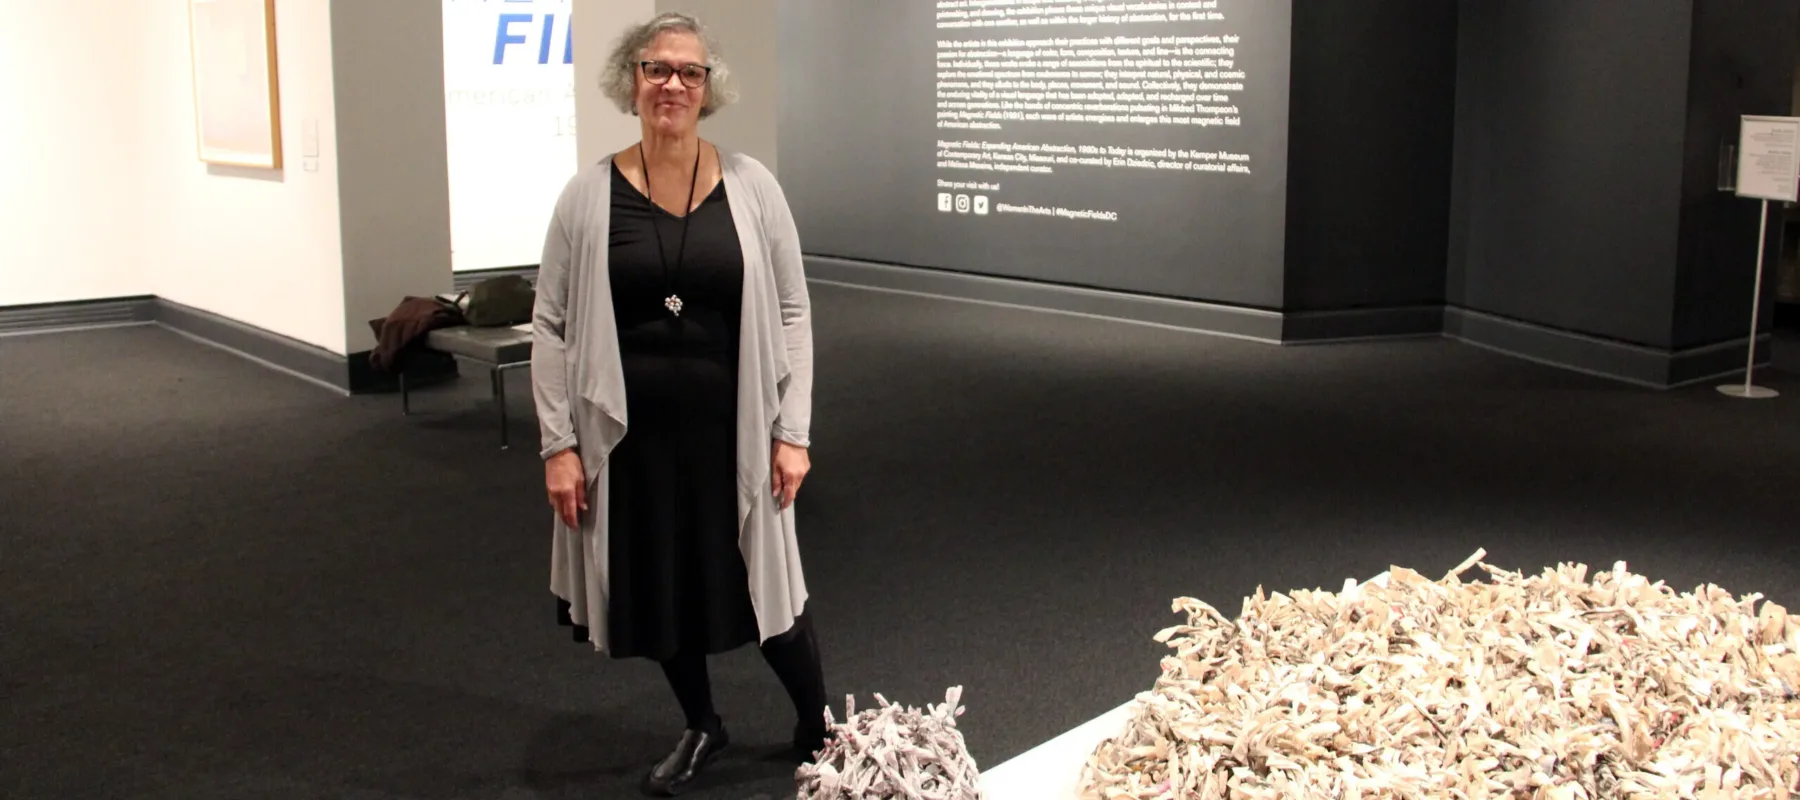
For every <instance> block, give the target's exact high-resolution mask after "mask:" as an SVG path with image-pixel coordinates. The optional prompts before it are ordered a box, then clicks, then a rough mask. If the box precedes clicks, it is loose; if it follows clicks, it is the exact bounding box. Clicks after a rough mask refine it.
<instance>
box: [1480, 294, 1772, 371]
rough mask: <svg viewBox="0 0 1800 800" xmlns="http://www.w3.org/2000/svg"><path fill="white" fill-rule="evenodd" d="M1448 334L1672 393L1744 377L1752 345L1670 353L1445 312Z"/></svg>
mask: <svg viewBox="0 0 1800 800" xmlns="http://www.w3.org/2000/svg"><path fill="white" fill-rule="evenodd" d="M1444 334H1445V335H1446V336H1449V337H1450V338H1453V339H1457V340H1459V341H1462V342H1466V343H1468V344H1472V345H1475V346H1477V347H1482V348H1486V349H1489V350H1494V351H1496V352H1500V353H1505V354H1507V355H1511V356H1514V357H1517V358H1523V359H1526V360H1528V361H1535V362H1538V363H1541V364H1548V365H1550V366H1555V367H1562V368H1564V369H1569V370H1574V371H1576V372H1584V373H1588V374H1591V375H1597V376H1600V377H1604V378H1612V379H1613V380H1619V381H1624V382H1626V383H1631V384H1636V385H1639V386H1646V387H1649V388H1653V389H1672V388H1676V387H1680V386H1685V385H1688V384H1692V383H1698V382H1701V381H1706V380H1717V379H1721V378H1724V377H1727V376H1729V375H1732V374H1742V373H1743V371H1744V357H1745V355H1746V351H1745V348H1746V345H1747V343H1746V342H1745V341H1744V340H1742V339H1740V340H1737V341H1733V342H1722V343H1719V344H1713V345H1707V346H1704V347H1694V348H1688V349H1684V350H1664V349H1660V348H1655V347H1645V346H1643V345H1637V344H1630V343H1627V342H1620V341H1615V340H1611V339H1603V338H1599V337H1596V336H1590V335H1587V334H1582V333H1575V332H1572V331H1564V330H1558V329H1555V328H1548V327H1545V326H1542V325H1534V324H1532V323H1529V322H1521V321H1519V320H1514V319H1507V318H1505V317H1498V316H1494V315H1492V314H1484V313H1482V312H1479V311H1473V310H1470V309H1466V308H1457V307H1454V306H1452V307H1448V308H1445V309H1444ZM1768 358H1769V337H1768V336H1767V335H1766V334H1765V335H1763V336H1759V337H1758V338H1757V354H1756V362H1757V364H1758V365H1759V366H1761V365H1764V364H1767V363H1768Z"/></svg>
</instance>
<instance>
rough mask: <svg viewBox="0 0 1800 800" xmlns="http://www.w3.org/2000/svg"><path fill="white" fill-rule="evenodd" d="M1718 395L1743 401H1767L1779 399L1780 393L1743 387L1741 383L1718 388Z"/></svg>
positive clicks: (1753, 387) (1758, 387) (1761, 388)
mask: <svg viewBox="0 0 1800 800" xmlns="http://www.w3.org/2000/svg"><path fill="white" fill-rule="evenodd" d="M1719 394H1722V395H1726V396H1728V397H1740V398H1743V399H1745V400H1767V399H1769V398H1771V397H1780V396H1781V393H1780V392H1777V391H1775V390H1774V389H1768V388H1764V387H1762V386H1745V385H1743V384H1741V383H1728V384H1725V385H1724V386H1720V387H1719Z"/></svg>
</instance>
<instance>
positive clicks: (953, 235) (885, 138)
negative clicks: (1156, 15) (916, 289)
mask: <svg viewBox="0 0 1800 800" xmlns="http://www.w3.org/2000/svg"><path fill="white" fill-rule="evenodd" d="M1291 2H1292V0H1221V3H1222V4H1221V5H1220V7H1219V8H1220V12H1221V13H1222V14H1223V15H1224V17H1225V19H1226V20H1229V23H1228V24H1219V23H1212V22H1198V21H1196V22H1180V23H1166V24H1165V23H1155V24H1152V23H1144V22H1138V23H1131V24H1127V25H1123V26H1117V27H1112V26H1104V25H1103V26H1097V27H1087V26H1082V25H1079V24H1067V25H1061V24H1059V25H1048V26H1033V27H1031V28H1026V29H1012V28H1007V27H1003V26H1002V27H992V28H986V29H985V30H986V33H985V34H983V33H981V32H980V31H981V29H973V28H971V29H966V30H957V29H945V30H939V29H938V28H937V27H936V21H935V18H936V13H937V11H936V8H935V4H933V3H928V2H867V1H865V2H842V1H841V0H783V2H782V3H781V5H780V7H779V14H780V18H779V27H780V32H781V46H780V53H781V57H780V70H781V92H780V103H781V107H780V111H779V115H778V117H779V133H780V135H779V146H778V150H779V154H780V156H779V160H780V163H781V182H782V186H783V189H784V191H785V192H786V194H787V199H788V201H789V203H790V205H791V206H792V207H793V210H794V216H795V218H796V220H797V222H798V225H799V229H800V237H801V241H802V242H804V243H805V244H804V247H805V249H806V251H807V252H808V253H809V254H811V255H814V256H820V257H830V258H834V259H837V260H838V261H840V262H843V263H845V264H849V263H851V262H866V263H871V264H877V265H886V266H894V265H900V266H902V267H903V268H906V269H909V270H912V271H914V272H918V271H921V270H934V271H937V272H939V273H944V272H949V273H955V274H958V275H964V276H980V277H981V278H983V279H984V280H982V283H984V284H991V282H990V281H987V280H985V279H986V278H999V279H1003V280H1006V281H1008V282H1012V283H1018V282H1029V283H1033V284H1039V285H1050V286H1056V287H1060V288H1064V289H1069V290H1071V292H1082V291H1101V292H1110V293H1129V294H1130V295H1133V296H1136V297H1139V298H1143V299H1144V300H1145V301H1146V303H1156V302H1158V301H1160V300H1173V301H1176V302H1188V301H1197V302H1202V303H1208V304H1214V303H1216V304H1222V305H1228V306H1233V307H1237V308H1239V309H1249V310H1269V309H1278V308H1280V307H1281V305H1282V302H1283V298H1282V293H1283V290H1284V282H1285V279H1284V275H1283V273H1284V263H1283V260H1284V256H1283V247H1284V235H1285V234H1284V230H1283V223H1282V219H1283V216H1284V212H1285V208H1286V198H1285V193H1286V186H1287V169H1286V162H1287V130H1288V129H1289V128H1290V127H1291V126H1290V125H1289V123H1288V119H1287V110H1288V87H1289V85H1290V76H1289V70H1290V65H1291V55H1290V49H1291V42H1292V40H1291V36H1290V30H1291V27H1292V20H1291V19H1290V16H1291V8H1290V5H1291ZM1202 34H1210V35H1219V34H1236V35H1239V36H1241V37H1242V42H1241V43H1238V44H1235V45H1231V47H1232V49H1233V50H1234V54H1233V58H1234V60H1235V62H1236V63H1235V68H1236V69H1240V70H1243V71H1245V72H1247V73H1248V75H1249V76H1250V77H1249V78H1248V79H1247V80H1245V81H1244V83H1245V89H1244V90H1243V91H1241V92H1233V93H1231V94H1230V95H1228V96H1229V97H1230V98H1231V99H1230V101H1229V104H1230V105H1231V106H1232V107H1234V108H1239V109H1241V111H1239V112H1238V113H1237V114H1235V115H1234V116H1235V117H1237V118H1238V119H1240V120H1241V125H1236V126H1229V127H1225V126H1221V127H1203V126H1191V127H1190V126H1182V125H1173V124H1167V125H1150V126H1146V125H1137V124H1131V123H1124V122H1114V123H1106V124H1101V123H1062V122H1048V121H1044V122H1038V121H1028V120H1007V121H1006V122H1005V124H1004V129H1003V130H991V131H990V130H975V129H963V128H939V127H937V124H938V123H937V120H936V116H937V114H938V110H937V102H938V100H937V81H938V75H937V67H936V63H937V62H936V54H937V52H938V51H937V41H938V40H939V39H956V40H967V39H971V38H975V39H980V38H990V39H1009V38H1018V39H1040V38H1042V39H1048V38H1053V37H1065V38H1069V39H1073V40H1081V39H1084V38H1095V39H1099V38H1102V37H1109V36H1114V35H1117V36H1131V37H1147V36H1158V35H1202ZM1075 47H1086V45H1072V46H1071V48H1075ZM990 60H992V59H990ZM846 76H857V77H856V78H854V79H850V80H853V81H854V80H861V81H862V82H863V83H864V84H865V85H866V87H867V89H868V91H866V92H864V93H863V97H862V99H861V100H858V101H857V102H846V100H845V94H844V92H845V90H844V86H845V81H846V80H847V78H846ZM1077 82H1079V81H1077ZM1027 83H1029V81H1027ZM1126 91H1127V92H1129V91H1130V90H1129V89H1127V90H1126ZM1153 91H1154V90H1153ZM1126 102H1130V101H1120V103H1119V105H1124V104H1125V103H1126ZM1206 104H1213V105H1218V104H1220V103H1213V102H1212V101H1206ZM964 141H970V142H980V143H983V144H992V143H1019V144H1051V145H1059V146H1068V147H1070V148H1071V149H1073V148H1074V147H1076V146H1093V147H1115V148H1124V149H1155V150H1159V149H1168V150H1177V149H1192V150H1196V151H1204V152H1215V151H1225V152H1229V153H1244V154H1249V155H1251V156H1252V164H1251V167H1250V170H1251V171H1250V172H1249V173H1248V174H1230V175H1228V174H1225V173H1218V174H1211V173H1206V172H1189V173H1182V172H1170V171H1164V170H1151V169H1141V168H1135V167H1133V168H1127V167H1125V166H1124V164H1123V161H1124V159H1122V158H1121V159H1118V161H1119V162H1120V163H1119V164H1118V165H1117V166H1115V167H1113V168H1111V169H1107V168H1094V167H1088V166H1078V165H1074V164H1065V165H1059V166H1057V167H1056V168H1055V172H1054V174H1026V173H1022V172H999V171H983V170H972V169H963V168H939V167H938V166H937V164H938V162H939V160H940V159H942V158H944V157H943V156H941V155H940V153H943V152H947V151H946V150H945V149H944V148H940V146H939V144H940V143H945V142H964ZM953 149H961V150H965V151H966V150H969V149H973V148H960V147H953ZM940 180H943V181H979V182H987V183H992V184H997V187H991V188H984V189H968V190H962V189H959V190H957V191H956V193H957V194H959V195H974V198H973V199H975V200H986V199H989V197H990V196H991V199H992V200H993V201H994V206H993V207H994V209H995V211H994V213H993V214H988V215H977V214H965V213H946V212H940V211H939V210H938V208H937V205H936V199H937V195H938V192H939V191H947V187H940V186H939V185H938V181H940ZM1008 207H1035V208H1044V209H1055V208H1064V209H1069V210H1073V211H1076V212H1084V211H1088V210H1090V209H1091V210H1097V211H1103V212H1110V213H1116V214H1117V220H1116V221H1096V220H1075V219H1067V218H1057V217H1051V216H1041V215H1036V214H1023V213H1007V212H1006V211H1005V209H1006V208H1008ZM878 272H879V274H884V275H892V274H894V273H893V271H892V270H891V269H881V270H879V271H878ZM868 274H877V273H876V272H869V273H868ZM964 285H966V286H970V287H973V286H974V285H975V284H974V283H973V282H972V281H970V282H964Z"/></svg>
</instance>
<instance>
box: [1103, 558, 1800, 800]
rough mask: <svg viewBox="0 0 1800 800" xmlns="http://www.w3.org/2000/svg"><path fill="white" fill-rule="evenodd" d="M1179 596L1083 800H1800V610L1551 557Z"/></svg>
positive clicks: (1622, 568) (1475, 561) (1398, 570)
mask: <svg viewBox="0 0 1800 800" xmlns="http://www.w3.org/2000/svg"><path fill="white" fill-rule="evenodd" d="M1485 555H1486V554H1485V552H1478V553H1476V554H1475V556H1474V557H1472V558H1470V559H1469V561H1467V562H1465V563H1464V564H1462V565H1461V566H1459V567H1457V568H1456V569H1455V570H1452V571H1451V572H1450V573H1449V574H1448V575H1446V576H1445V577H1444V578H1443V579H1442V580H1440V581H1431V580H1428V579H1426V578H1424V577H1423V576H1421V575H1419V574H1418V573H1417V572H1414V571H1412V570H1408V569H1401V568H1397V567H1396V568H1394V569H1392V570H1390V571H1389V572H1388V573H1386V574H1384V575H1383V576H1381V577H1380V578H1378V579H1377V580H1376V581H1374V582H1370V583H1367V584H1362V585H1357V584H1356V583H1355V581H1351V582H1349V583H1347V584H1346V585H1345V586H1344V589H1343V591H1342V592H1341V593H1337V594H1332V593H1329V592H1312V591H1297V592H1293V593H1291V594H1287V595H1283V594H1275V595H1273V596H1269V597H1264V596H1263V593H1262V590H1260V589H1258V590H1257V594H1256V596H1255V597H1252V598H1248V599H1246V601H1245V602H1244V607H1243V612H1242V614H1241V615H1240V616H1239V617H1238V619H1236V620H1229V619H1226V618H1225V617H1224V616H1223V615H1221V614H1220V613H1219V612H1218V611H1216V610H1214V609H1213V608H1212V607H1210V606H1208V605H1206V604H1205V603H1202V602H1200V601H1198V600H1193V599H1189V598H1182V599H1180V600H1177V601H1175V609H1176V610H1177V611H1181V612H1185V613H1186V614H1187V616H1188V622H1187V624H1186V625H1181V626H1177V627H1174V628H1170V629H1168V630H1165V631H1162V632H1161V633H1159V634H1158V635H1157V639H1158V641H1163V642H1166V643H1167V644H1168V645H1169V646H1170V647H1171V648H1173V649H1174V650H1175V651H1176V652H1175V655H1173V656H1169V657H1166V658H1165V659H1164V660H1163V664H1162V669H1163V674H1162V677H1161V678H1160V679H1158V681H1157V683H1156V685H1155V688H1154V689H1153V690H1151V691H1148V692H1145V693H1143V694H1141V695H1139V697H1138V699H1137V701H1136V702H1135V703H1134V711H1133V715H1132V717H1131V719H1130V721H1129V722H1128V723H1127V724H1126V726H1125V730H1124V731H1123V732H1122V733H1120V734H1119V735H1117V736H1115V737H1113V738H1112V739H1110V740H1108V741H1106V742H1104V743H1103V744H1101V745H1100V746H1099V747H1098V748H1097V749H1096V750H1095V751H1094V752H1093V754H1092V755H1091V757H1090V758H1089V760H1088V762H1087V764H1086V766H1085V768H1084V770H1083V773H1082V787H1081V791H1082V796H1083V797H1087V798H1104V800H1117V799H1120V798H1134V799H1137V798H1144V799H1148V798H1182V799H1183V800H1185V799H1186V798H1196V799H1199V798H1232V799H1233V800H1236V799H1237V798H1245V799H1246V800H1261V799H1263V798H1267V799H1268V800H1277V799H1284V798H1296V800H1297V799H1298V798H1345V799H1346V800H1374V799H1375V798H1466V799H1468V800H1481V799H1482V798H1491V799H1492V800H1500V799H1501V798H1506V799H1507V800H1512V799H1513V798H1519V799H1521V800H1525V799H1529V800H1600V799H1601V798H1620V799H1621V800H1625V799H1630V798H1641V799H1642V800H1649V799H1650V798H1695V799H1697V800H1723V799H1724V798H1759V799H1761V798H1768V799H1769V800H1775V799H1776V798H1783V799H1785V798H1789V797H1797V796H1800V789H1796V787H1797V786H1800V702H1797V701H1796V695H1795V692H1796V690H1797V689H1800V621H1797V620H1796V619H1794V618H1790V617H1789V616H1788V614H1787V611H1786V610H1785V609H1783V608H1782V607H1781V606H1779V605H1776V604H1774V603H1764V604H1763V605H1762V607H1761V609H1760V610H1757V609H1755V608H1754V606H1755V604H1756V602H1757V601H1758V600H1760V599H1761V597H1762V596H1761V595H1749V596H1747V597H1744V598H1741V599H1733V598H1732V596H1731V595H1730V594H1729V593H1727V592H1726V591H1725V590H1723V589H1720V588H1718V587H1715V586H1710V585H1708V586H1703V587H1700V588H1699V589H1698V590H1696V591H1695V592H1693V593H1683V594H1677V593H1676V592H1674V591H1672V590H1670V589H1669V588H1667V587H1665V586H1663V584H1662V583H1660V582H1658V583H1651V582H1650V581H1648V580H1646V579H1645V578H1643V577H1640V576H1637V575H1633V574H1631V573H1630V572H1628V571H1626V568H1625V565H1624V564H1622V563H1621V564H1618V565H1616V566H1614V567H1613V569H1612V570H1610V571H1606V572H1601V573H1600V574H1598V575H1596V576H1594V579H1593V580H1592V581H1589V580H1588V579H1587V568H1586V567H1584V566H1579V565H1568V564H1564V565H1561V566H1559V567H1557V568H1556V569H1554V570H1545V571H1544V572H1543V573H1542V574H1541V575H1537V576H1534V577H1530V578H1526V577H1524V576H1523V575H1521V574H1519V573H1513V572H1507V571H1504V570H1500V569H1497V568H1494V567H1491V566H1488V565H1486V564H1480V566H1481V568H1482V569H1483V570H1484V571H1485V572H1486V573H1487V574H1488V576H1489V580H1488V581H1485V582H1477V583H1464V582H1462V581H1461V580H1460V579H1459V578H1458V575H1460V574H1461V573H1463V572H1465V571H1467V570H1468V569H1470V568H1471V567H1473V566H1475V565H1477V564H1478V563H1479V562H1480V560H1481V559H1482V558H1484V557H1485Z"/></svg>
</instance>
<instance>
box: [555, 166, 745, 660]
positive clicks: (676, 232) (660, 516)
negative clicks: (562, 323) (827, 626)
mask: <svg viewBox="0 0 1800 800" xmlns="http://www.w3.org/2000/svg"><path fill="white" fill-rule="evenodd" d="M612 184H613V186H612V212H611V213H612V222H611V231H610V232H609V242H608V248H609V249H608V253H607V265H608V266H607V270H608V273H609V277H610V280H611V288H612V297H613V315H614V317H615V318H616V320H617V323H618V331H619V356H620V360H621V363H622V366H623V369H624V373H625V401H626V421H627V429H626V433H625V437H624V438H623V439H622V440H620V442H619V444H618V446H617V447H616V448H615V449H614V450H613V451H612V455H611V456H610V458H609V460H608V463H609V465H610V467H609V470H608V481H609V483H608V493H607V508H606V513H607V514H608V518H607V536H608V555H609V558H610V560H609V563H608V570H607V573H608V580H609V582H610V587H609V589H610V590H609V592H608V602H607V622H608V625H609V627H610V630H609V636H608V639H609V642H608V645H609V646H608V652H609V654H610V655H612V656H613V657H616V658H630V657H644V658H650V659H655V660H659V661H660V660H665V659H668V658H670V657H673V656H675V655H676V654H677V653H706V654H711V653H720V652H724V651H727V650H731V649H735V648H737V647H741V646H743V645H745V644H749V643H751V642H755V641H757V640H758V638H759V635H760V634H759V630H758V627H757V623H756V612H755V610H754V607H753V606H752V605H751V601H750V585H749V581H748V578H747V575H746V570H745V567H744V559H743V554H742V553H741V552H740V551H739V549H738V517H737V375H738V339H739V328H738V321H739V317H740V315H741V311H742V297H743V283H744V259H743V250H742V249H741V247H740V244H739V242H738V236H737V228H736V227H735V225H734V224H733V222H732V217H731V206H730V199H729V198H728V197H726V194H725V184H724V182H722V181H721V182H720V183H719V185H718V187H717V188H715V189H714V190H713V191H712V193H711V194H709V195H708V196H707V197H706V199H705V201H704V202H703V203H702V204H701V205H700V207H699V208H698V209H695V210H694V211H693V212H692V215H691V218H690V219H688V220H687V221H686V225H687V226H688V229H687V234H686V240H687V241H686V244H685V254H684V252H683V248H684V245H683V243H682V225H683V220H682V219H681V218H680V217H677V216H675V215H674V214H670V213H669V212H667V211H665V210H663V209H662V208H661V207H659V206H657V205H655V204H654V203H652V202H651V201H650V200H649V198H647V197H645V196H644V194H643V193H642V192H641V191H639V190H638V189H637V187H635V186H633V185H631V182H630V181H629V180H627V179H626V178H625V176H624V175H623V174H622V173H620V172H619V171H618V168H617V167H616V166H615V167H614V168H613V178H612ZM682 199H684V200H685V199H686V197H685V196H684V197H683V198H682ZM658 235H660V236H661V238H662V247H661V250H660V252H659V250H658V247H657V241H656V237H657V236H658ZM670 294H676V295H679V296H680V298H681V303H682V306H681V313H680V315H679V316H677V315H675V314H672V313H670V311H669V309H668V308H666V307H665V306H664V305H663V300H664V299H665V298H667V297H668V296H669V295H670ZM568 611H569V609H568V605H567V603H566V602H561V601H559V614H558V616H559V620H560V621H561V622H562V623H563V624H565V625H571V626H572V625H573V622H572V621H571V620H570V618H569V616H568ZM587 637H588V632H587V630H586V629H585V628H582V627H576V629H575V639H576V640H577V641H583V642H585V641H587Z"/></svg>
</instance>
